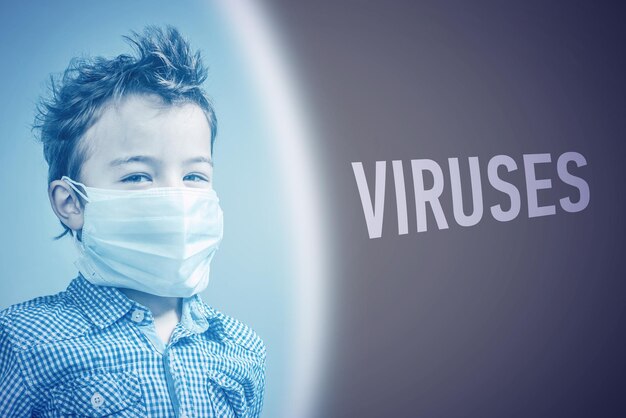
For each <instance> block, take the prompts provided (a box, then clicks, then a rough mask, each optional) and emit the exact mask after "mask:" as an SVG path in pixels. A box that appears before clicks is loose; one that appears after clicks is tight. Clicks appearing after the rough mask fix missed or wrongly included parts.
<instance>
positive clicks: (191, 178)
mask: <svg viewBox="0 0 626 418" xmlns="http://www.w3.org/2000/svg"><path fill="white" fill-rule="evenodd" d="M183 181H206V182H208V181H209V179H208V178H207V177H206V176H204V175H202V174H197V173H192V174H187V175H186V176H185V177H183Z"/></svg>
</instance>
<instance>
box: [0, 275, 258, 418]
mask: <svg viewBox="0 0 626 418" xmlns="http://www.w3.org/2000/svg"><path fill="white" fill-rule="evenodd" d="M264 382H265V347H264V345H263V342H262V341H261V339H260V338H259V337H258V336H257V335H256V334H255V333H254V332H253V331H252V330H251V329H250V328H248V327H246V326H245V325H243V324H242V323H240V322H238V321H236V320H234V319H232V318H229V317H228V316H226V315H224V314H222V313H220V312H218V311H216V310H214V309H212V308H210V307H209V306H207V305H206V304H204V303H203V302H202V301H201V300H200V298H199V296H197V295H196V296H193V297H191V298H186V299H184V300H183V305H182V316H181V321H180V322H179V323H178V325H177V326H176V328H175V330H174V333H173V334H172V337H171V340H170V342H169V343H168V344H167V346H166V345H164V344H163V343H162V342H161V341H160V340H159V339H158V337H157V336H156V332H155V329H154V322H153V317H152V314H151V312H150V311H149V310H148V309H146V308H145V307H143V306H142V305H140V304H138V303H136V302H134V301H132V300H131V299H129V298H128V297H126V296H125V295H124V294H123V293H122V292H120V291H119V290H118V289H115V288H112V287H103V286H96V285H93V284H91V283H89V282H88V281H87V280H85V279H84V278H83V277H82V276H79V277H77V278H76V279H74V280H73V281H72V283H71V284H70V285H69V287H68V288H67V290H66V291H64V292H61V293H58V294H56V295H52V296H44V297H40V298H36V299H33V300H31V301H28V302H24V303H21V304H18V305H13V306H11V307H9V308H7V309H5V310H4V311H2V312H0V417H2V418H11V417H66V416H81V417H104V416H107V417H108V416H115V417H238V418H240V417H258V416H259V415H260V413H261V408H262V405H263V392H264Z"/></svg>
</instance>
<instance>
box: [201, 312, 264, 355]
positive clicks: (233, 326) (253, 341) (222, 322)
mask: <svg viewBox="0 0 626 418" xmlns="http://www.w3.org/2000/svg"><path fill="white" fill-rule="evenodd" d="M203 305H204V307H205V309H206V311H207V312H208V315H209V317H210V320H209V322H210V324H211V326H212V327H215V326H216V325H217V326H218V327H219V328H220V331H221V334H222V337H223V338H225V339H227V340H228V341H229V342H231V343H232V344H235V345H237V346H240V347H241V348H243V349H245V350H247V351H250V352H252V353H253V354H255V355H256V356H258V357H260V358H261V359H262V360H265V355H266V350H265V344H264V343H263V340H262V339H261V337H259V336H258V335H257V333H256V332H254V330H253V329H252V328H250V327H249V326H247V325H246V324H244V323H243V322H240V321H238V320H237V319H235V318H232V317H230V316H228V315H226V314H224V313H222V312H220V311H218V310H216V309H214V308H212V307H210V306H209V305H207V304H205V303H203Z"/></svg>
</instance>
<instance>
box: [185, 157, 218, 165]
mask: <svg viewBox="0 0 626 418" xmlns="http://www.w3.org/2000/svg"><path fill="white" fill-rule="evenodd" d="M193 163H207V164H209V165H210V166H211V167H213V160H211V159H210V158H208V157H205V156H201V157H194V158H190V159H188V160H185V164H193Z"/></svg>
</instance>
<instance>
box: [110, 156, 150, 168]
mask: <svg viewBox="0 0 626 418" xmlns="http://www.w3.org/2000/svg"><path fill="white" fill-rule="evenodd" d="M130 163H146V164H154V163H156V159H155V158H153V157H149V156H147V155H133V156H132V157H124V158H116V159H115V160H113V161H111V162H110V163H109V165H111V166H112V167H117V166H120V165H124V164H130Z"/></svg>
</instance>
